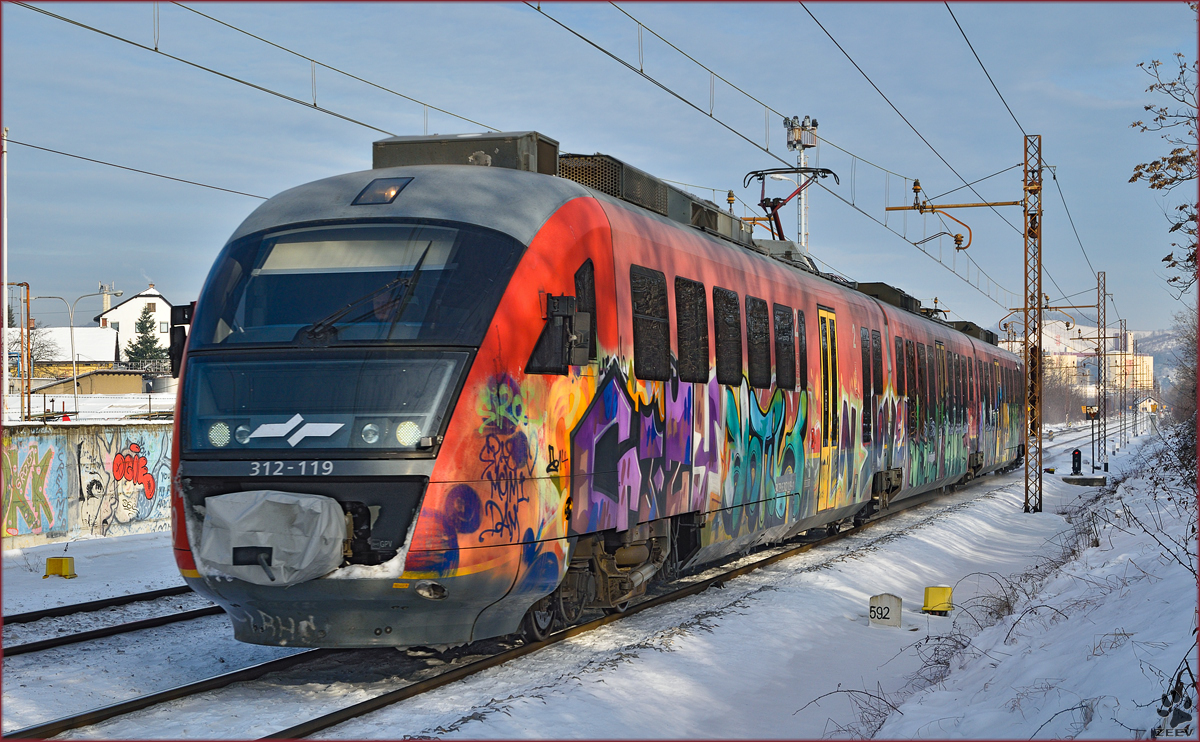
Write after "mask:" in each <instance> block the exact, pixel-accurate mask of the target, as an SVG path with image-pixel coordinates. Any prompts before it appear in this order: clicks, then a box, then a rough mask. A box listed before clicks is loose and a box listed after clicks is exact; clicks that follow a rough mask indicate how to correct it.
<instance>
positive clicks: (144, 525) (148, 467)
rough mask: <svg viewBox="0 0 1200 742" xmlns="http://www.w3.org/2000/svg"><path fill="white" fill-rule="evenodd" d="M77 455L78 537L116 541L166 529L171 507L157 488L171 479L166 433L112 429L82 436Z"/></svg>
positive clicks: (169, 438)
mask: <svg viewBox="0 0 1200 742" xmlns="http://www.w3.org/2000/svg"><path fill="white" fill-rule="evenodd" d="M76 451H77V456H78V461H79V483H80V495H79V499H80V507H79V515H80V530H81V531H83V532H85V533H88V534H90V535H95V536H115V535H119V534H124V533H134V532H140V531H145V530H165V529H166V527H167V525H166V524H167V520H166V519H167V518H168V516H169V512H170V502H169V498H168V496H167V492H166V488H165V487H161V486H159V485H158V483H159V482H166V481H167V479H168V478H169V476H170V468H171V467H170V452H171V433H170V430H169V429H166V428H161V429H158V430H147V429H138V430H130V431H128V432H127V431H126V429H124V428H121V427H116V426H114V427H111V428H107V429H103V430H99V431H97V432H95V433H93V434H92V435H87V436H83V437H82V438H81V439H80V441H79V442H78V443H77V444H76ZM151 522H159V525H158V526H149V524H150V523H151ZM148 526H149V527H148Z"/></svg>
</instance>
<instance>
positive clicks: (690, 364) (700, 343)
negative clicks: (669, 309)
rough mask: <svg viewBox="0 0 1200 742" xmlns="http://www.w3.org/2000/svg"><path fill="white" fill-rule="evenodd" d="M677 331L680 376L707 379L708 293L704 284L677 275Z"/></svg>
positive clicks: (693, 381) (680, 377)
mask: <svg viewBox="0 0 1200 742" xmlns="http://www.w3.org/2000/svg"><path fill="white" fill-rule="evenodd" d="M675 335H676V337H677V338H678V340H679V380H680V381H687V382H692V383H704V382H707V381H708V297H707V296H705V293H704V284H702V283H698V282H696V281H692V280H689V279H687V278H682V277H680V276H676V277H675Z"/></svg>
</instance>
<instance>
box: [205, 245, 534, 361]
mask: <svg viewBox="0 0 1200 742" xmlns="http://www.w3.org/2000/svg"><path fill="white" fill-rule="evenodd" d="M521 251H522V246H521V244H520V243H519V242H517V241H516V240H514V239H512V238H510V237H507V236H505V235H502V234H500V233H497V232H492V231H489V230H485V229H481V228H478V227H471V226H467V225H453V226H447V225H445V224H429V223H357V224H346V225H336V226H322V227H310V228H300V229H288V230H281V231H276V232H272V233H268V234H266V235H260V236H257V237H254V238H249V239H245V240H241V241H239V242H235V243H232V244H231V245H229V247H228V248H227V249H226V250H225V252H224V254H223V255H222V257H221V259H220V260H219V262H218V265H217V266H216V268H214V270H213V273H212V275H211V277H210V278H209V281H208V283H207V284H206V286H205V289H204V295H203V296H202V297H201V299H200V302H199V304H198V310H197V316H196V319H195V322H194V323H193V326H192V332H191V338H190V341H189V343H190V346H189V347H190V348H191V349H192V350H199V349H201V348H210V347H226V348H227V347H231V346H236V345H280V344H284V345H306V346H313V345H317V346H329V345H333V344H337V343H362V342H367V343H373V342H384V343H409V344H421V345H430V344H435V345H478V344H479V343H480V342H481V341H482V339H483V335H484V332H485V331H486V330H487V326H488V324H489V322H490V321H491V317H492V314H493V313H494V312H495V308H496V305H497V303H498V302H499V300H500V296H501V294H502V293H503V291H504V287H505V285H506V284H507V283H508V278H509V277H510V276H511V274H512V271H513V269H514V268H515V266H516V263H517V261H518V260H519V259H520V255H521Z"/></svg>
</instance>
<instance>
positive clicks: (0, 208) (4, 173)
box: [0, 126, 9, 422]
mask: <svg viewBox="0 0 1200 742" xmlns="http://www.w3.org/2000/svg"><path fill="white" fill-rule="evenodd" d="M0 254H2V255H3V257H0V264H2V267H0V285H3V286H4V332H3V333H0V335H3V337H2V338H0V346H2V347H3V351H2V352H3V354H4V381H3V384H4V388H3V389H0V421H3V422H8V418H9V409H8V345H9V343H8V127H7V126H6V127H4V131H3V132H2V133H0Z"/></svg>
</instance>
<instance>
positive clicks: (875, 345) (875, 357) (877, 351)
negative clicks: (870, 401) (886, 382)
mask: <svg viewBox="0 0 1200 742" xmlns="http://www.w3.org/2000/svg"><path fill="white" fill-rule="evenodd" d="M871 368H872V369H874V374H873V377H874V380H875V387H874V392H875V394H876V396H883V336H882V335H880V334H879V330H871Z"/></svg>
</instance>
